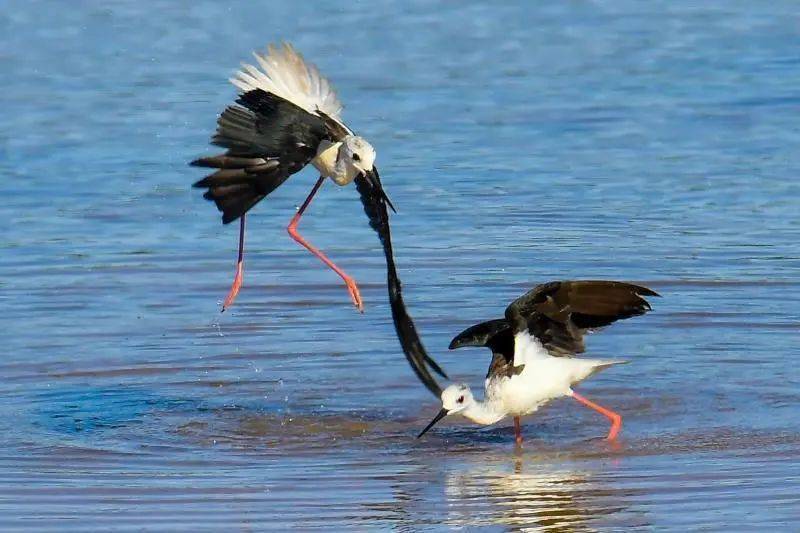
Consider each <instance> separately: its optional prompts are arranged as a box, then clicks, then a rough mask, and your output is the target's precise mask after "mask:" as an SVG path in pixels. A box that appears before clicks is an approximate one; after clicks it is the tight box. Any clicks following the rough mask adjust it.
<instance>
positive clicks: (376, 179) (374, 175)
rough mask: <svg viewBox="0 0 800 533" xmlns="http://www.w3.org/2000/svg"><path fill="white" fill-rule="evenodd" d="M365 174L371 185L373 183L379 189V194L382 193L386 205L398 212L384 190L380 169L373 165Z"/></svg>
mask: <svg viewBox="0 0 800 533" xmlns="http://www.w3.org/2000/svg"><path fill="white" fill-rule="evenodd" d="M364 176H366V178H367V181H369V183H370V185H372V186H373V187H374V188H375V189H376V190H377V191H378V194H380V195H381V198H383V200H384V201H385V202H386V205H388V206H389V207H390V208H391V210H392V211H393V212H395V213H397V209H395V208H394V206H393V205H392V201H391V200H389V197H388V196H387V195H386V192H385V191H384V190H383V186H382V185H381V179H380V176H378V169H377V168H375V167H372V170H367V171H365V172H364Z"/></svg>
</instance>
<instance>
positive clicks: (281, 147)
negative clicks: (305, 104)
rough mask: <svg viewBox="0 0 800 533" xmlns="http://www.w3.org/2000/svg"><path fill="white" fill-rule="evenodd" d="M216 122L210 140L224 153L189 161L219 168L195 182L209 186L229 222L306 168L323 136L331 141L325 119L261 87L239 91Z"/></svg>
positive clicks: (332, 136)
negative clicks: (215, 129)
mask: <svg viewBox="0 0 800 533" xmlns="http://www.w3.org/2000/svg"><path fill="white" fill-rule="evenodd" d="M236 104H237V105H233V106H229V107H228V108H227V109H225V111H223V113H222V115H220V117H219V120H218V121H217V131H216V134H215V135H214V137H213V138H212V141H211V142H212V143H213V144H215V145H217V146H221V147H222V148H227V152H225V153H224V154H220V155H217V156H214V157H205V158H201V159H197V160H195V161H193V162H192V165H194V166H201V167H209V168H215V169H217V171H216V172H214V173H213V174H210V175H209V176H206V177H205V178H203V179H202V180H200V181H198V182H197V183H195V184H194V186H195V187H200V188H207V189H208V190H207V191H206V193H205V194H204V197H205V198H206V199H208V200H213V201H214V202H215V203H216V205H217V209H219V210H220V211H221V212H222V221H223V223H225V224H227V223H229V222H231V221H233V220H236V219H237V218H239V217H240V216H242V215H243V214H245V213H246V212H247V211H248V210H249V209H250V208H251V207H253V206H254V205H255V204H257V203H258V202H259V201H260V200H261V199H262V198H264V197H265V196H267V195H268V194H269V193H271V192H272V191H274V190H275V189H277V188H278V187H279V186H280V185H281V184H283V182H284V181H286V179H287V178H288V177H289V176H291V175H292V174H294V173H295V172H298V171H299V170H300V169H302V168H303V167H305V166H306V165H307V164H308V163H309V161H311V160H312V159H313V158H314V156H316V154H317V147H318V146H319V144H320V142H322V141H323V140H326V139H327V140H334V138H335V136H334V134H333V133H332V132H331V130H330V129H329V127H328V125H327V124H326V121H325V119H324V118H322V117H320V116H318V115H315V114H311V113H308V112H306V111H305V110H304V109H302V108H300V107H298V106H297V105H295V104H293V103H292V102H289V101H288V100H285V99H283V98H281V97H279V96H277V95H275V94H271V93H268V92H266V91H264V90H262V89H255V90H252V91H249V92H247V93H245V94H242V95H241V96H240V97H239V98H238V99H237V100H236Z"/></svg>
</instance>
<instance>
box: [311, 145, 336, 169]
mask: <svg viewBox="0 0 800 533" xmlns="http://www.w3.org/2000/svg"><path fill="white" fill-rule="evenodd" d="M341 145H342V143H332V142H330V141H327V140H323V141H322V142H321V143H319V147H318V148H317V155H316V156H315V157H314V159H312V160H311V164H312V165H314V167H315V168H316V169H317V170H318V171H319V173H320V175H321V176H325V177H326V178H333V177H334V174H336V156H337V155H338V153H339V147H340V146H341Z"/></svg>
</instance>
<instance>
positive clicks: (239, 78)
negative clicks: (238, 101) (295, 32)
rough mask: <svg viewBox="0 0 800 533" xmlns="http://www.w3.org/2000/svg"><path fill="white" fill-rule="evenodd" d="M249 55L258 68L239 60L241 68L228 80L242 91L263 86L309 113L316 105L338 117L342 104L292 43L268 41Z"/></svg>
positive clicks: (327, 83) (315, 109) (334, 92)
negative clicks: (276, 44)
mask: <svg viewBox="0 0 800 533" xmlns="http://www.w3.org/2000/svg"><path fill="white" fill-rule="evenodd" d="M253 55H254V56H255V58H256V61H258V64H259V65H260V66H261V70H259V69H258V67H255V66H253V65H248V64H243V65H242V69H241V70H240V71H239V72H237V73H236V76H235V77H233V78H231V83H233V84H234V85H235V86H236V87H238V88H239V89H240V90H241V91H242V92H248V91H252V90H254V89H263V90H264V91H267V92H269V93H272V94H274V95H275V96H279V97H281V98H283V99H285V100H289V101H290V102H292V103H293V104H295V105H297V106H299V107H302V108H303V109H305V110H306V111H308V112H309V113H314V114H317V110H318V109H319V110H320V111H322V112H323V113H325V114H326V115H328V116H329V117H331V118H333V119H336V120H337V121H340V120H341V118H340V115H341V113H342V104H341V103H340V102H339V98H338V97H337V96H336V91H334V89H333V86H332V85H331V83H330V82H329V81H328V80H327V79H325V77H324V76H323V75H322V74H320V73H319V70H318V69H317V67H316V66H314V65H313V64H312V63H306V62H305V61H304V60H303V56H301V55H300V53H299V52H297V51H296V50H295V49H294V48H293V47H292V45H290V44H289V43H284V44H283V46H281V47H276V46H273V45H269V46H268V47H267V51H266V53H259V52H254V53H253Z"/></svg>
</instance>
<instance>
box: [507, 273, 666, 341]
mask: <svg viewBox="0 0 800 533" xmlns="http://www.w3.org/2000/svg"><path fill="white" fill-rule="evenodd" d="M644 296H658V294H657V293H656V292H655V291H653V290H651V289H648V288H647V287H642V286H640V285H633V284H630V283H624V282H620V281H595V280H584V281H554V282H550V283H545V284H542V285H538V286H536V287H534V288H533V289H532V290H531V291H529V292H527V293H525V294H524V295H522V296H520V297H519V298H517V299H516V300H514V301H513V302H512V303H511V304H510V305H509V306H508V308H506V320H507V321H508V322H509V324H511V326H512V329H513V331H514V333H517V332H519V331H523V330H525V329H527V330H528V332H529V333H530V334H531V335H533V336H534V337H536V338H537V340H538V341H539V342H540V343H541V344H542V345H543V346H544V347H545V348H546V349H547V351H548V352H550V354H551V355H554V356H571V355H574V354H577V353H581V352H583V351H584V350H585V345H584V340H583V337H584V333H585V332H586V331H587V330H590V329H595V328H601V327H604V326H608V325H609V324H612V323H614V322H616V321H617V320H622V319H626V318H630V317H633V316H638V315H643V314H644V313H646V312H647V311H649V310H650V304H649V303H648V302H647V300H645V299H644Z"/></svg>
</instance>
